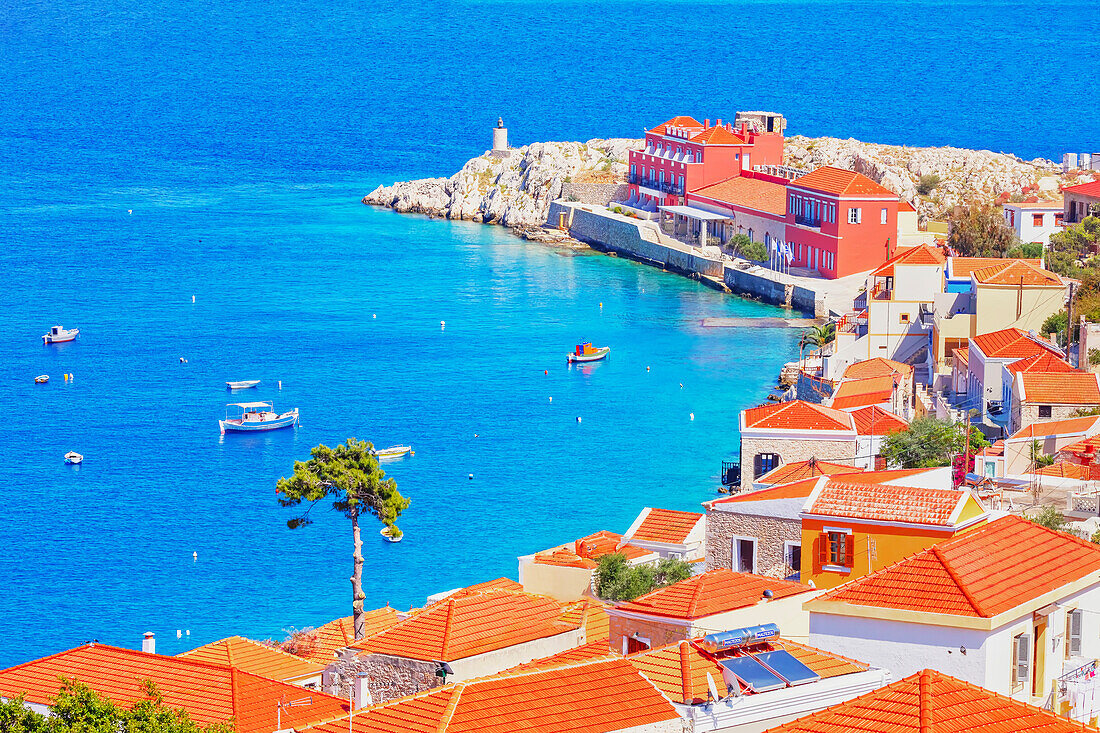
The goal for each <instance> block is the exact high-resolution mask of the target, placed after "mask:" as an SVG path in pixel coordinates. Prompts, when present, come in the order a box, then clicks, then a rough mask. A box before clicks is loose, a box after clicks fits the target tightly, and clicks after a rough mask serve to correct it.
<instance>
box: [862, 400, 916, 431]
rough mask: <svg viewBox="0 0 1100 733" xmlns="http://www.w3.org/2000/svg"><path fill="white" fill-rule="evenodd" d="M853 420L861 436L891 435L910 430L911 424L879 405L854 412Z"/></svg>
mask: <svg viewBox="0 0 1100 733" xmlns="http://www.w3.org/2000/svg"><path fill="white" fill-rule="evenodd" d="M852 419H854V420H855V421H856V433H858V434H859V435H890V434H892V433H900V432H901V431H903V430H908V429H909V423H907V422H905V421H904V420H902V419H901V418H900V417H898V416H897V415H895V414H894V413H892V412H890V411H889V410H885V409H883V408H881V407H879V406H878V405H870V406H869V407H861V408H860V409H858V410H853V411H852Z"/></svg>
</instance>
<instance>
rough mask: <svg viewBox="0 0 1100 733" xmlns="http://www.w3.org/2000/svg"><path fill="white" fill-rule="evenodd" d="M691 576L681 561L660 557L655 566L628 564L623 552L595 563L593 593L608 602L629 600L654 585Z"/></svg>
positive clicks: (688, 566)
mask: <svg viewBox="0 0 1100 733" xmlns="http://www.w3.org/2000/svg"><path fill="white" fill-rule="evenodd" d="M690 577H691V566H690V565H688V564H687V563H686V562H684V561H683V560H674V559H672V558H667V557H666V558H662V559H661V560H660V561H658V562H657V564H656V565H630V564H629V563H628V562H627V560H626V555H623V554H622V553H619V552H616V553H613V554H611V555H604V556H603V557H601V558H600V560H599V564H598V565H597V566H596V595H597V596H599V597H600V598H603V599H605V600H609V601H631V600H634V599H635V598H637V597H638V596H644V595H645V594H646V593H649V592H650V591H653V590H656V589H657V588H664V587H665V586H667V585H672V584H673V583H679V582H680V581H683V580H687V579H688V578H690Z"/></svg>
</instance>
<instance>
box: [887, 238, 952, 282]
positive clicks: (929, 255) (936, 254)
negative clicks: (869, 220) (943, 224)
mask: <svg viewBox="0 0 1100 733" xmlns="http://www.w3.org/2000/svg"><path fill="white" fill-rule="evenodd" d="M946 260H947V258H946V257H944V254H943V252H942V251H940V249H939V248H938V247H933V246H931V245H928V244H918V245H916V246H915V247H907V248H905V249H902V250H899V251H898V253H897V254H895V255H894V256H893V257H891V258H890V259H888V260H886V262H884V263H882V264H881V265H880V266H879V267H878V269H876V270H875V271H874V272H872V273H871V275H872V277H893V276H894V265H942V264H943V263H944V262H946Z"/></svg>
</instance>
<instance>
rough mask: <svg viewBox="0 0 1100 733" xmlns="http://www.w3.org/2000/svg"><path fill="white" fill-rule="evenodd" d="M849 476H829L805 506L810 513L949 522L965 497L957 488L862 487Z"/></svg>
mask: <svg viewBox="0 0 1100 733" xmlns="http://www.w3.org/2000/svg"><path fill="white" fill-rule="evenodd" d="M846 479H847V477H846V476H841V477H839V478H831V479H829V480H828V481H827V482H826V484H825V486H824V487H822V489H821V491H820V492H819V493H818V494H817V496H815V497H811V501H812V504H810V506H809V507H808V508H807V509H806V512H807V513H808V514H816V515H818V516H827V517H846V518H849V519H866V520H871V521H879V522H906V523H910V524H937V525H943V526H947V525H949V524H950V519H951V514H952V513H953V512H954V511H955V508H956V507H957V506H958V505H959V502H961V501H962V500H963V498H964V497H965V496H966V492H965V491H961V490H958V489H924V488H917V487H913V486H893V485H889V484H877V485H874V486H860V485H858V484H855V483H848V482H846Z"/></svg>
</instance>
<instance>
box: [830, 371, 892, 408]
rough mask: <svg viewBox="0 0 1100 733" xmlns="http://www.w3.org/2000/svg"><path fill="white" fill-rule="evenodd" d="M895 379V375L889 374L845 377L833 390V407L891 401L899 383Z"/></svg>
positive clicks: (861, 405)
mask: <svg viewBox="0 0 1100 733" xmlns="http://www.w3.org/2000/svg"><path fill="white" fill-rule="evenodd" d="M894 380H895V377H892V376H889V375H884V376H881V377H868V378H867V379H844V380H843V381H841V383H840V385H839V386H838V387H837V388H836V391H834V392H833V399H832V407H834V408H836V409H843V408H851V407H863V406H865V405H878V404H881V403H883V402H889V401H890V398H891V397H892V396H893V394H894V386H895V385H896V384H897V383H896V382H895V381H894Z"/></svg>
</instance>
